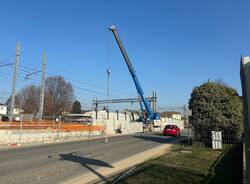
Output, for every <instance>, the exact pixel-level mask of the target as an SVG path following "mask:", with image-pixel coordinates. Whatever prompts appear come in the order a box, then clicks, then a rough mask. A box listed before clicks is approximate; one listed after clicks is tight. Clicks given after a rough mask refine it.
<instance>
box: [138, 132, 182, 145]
mask: <svg viewBox="0 0 250 184" xmlns="http://www.w3.org/2000/svg"><path fill="white" fill-rule="evenodd" d="M134 137H135V138H138V139H143V140H146V141H152V142H157V143H171V142H173V141H175V140H177V139H180V138H182V137H183V136H180V137H169V136H159V135H145V134H142V135H136V136H134Z"/></svg>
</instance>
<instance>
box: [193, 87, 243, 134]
mask: <svg viewBox="0 0 250 184" xmlns="http://www.w3.org/2000/svg"><path fill="white" fill-rule="evenodd" d="M189 108H190V109H191V110H192V117H191V123H192V125H193V126H194V127H196V128H197V127H198V128H200V129H203V130H205V129H207V128H209V129H210V130H221V131H222V133H224V135H225V134H226V133H227V132H229V131H230V132H231V133H232V136H233V137H240V136H241V135H242V131H243V116H242V101H241V98H240V96H239V94H238V93H237V91H236V90H235V89H233V88H231V87H228V86H227V85H226V84H224V83H220V82H207V83H204V84H202V85H201V86H199V87H195V88H194V89H193V92H192V94H191V98H190V100H189ZM210 133H211V132H209V134H210Z"/></svg>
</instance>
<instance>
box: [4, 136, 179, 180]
mask: <svg viewBox="0 0 250 184" xmlns="http://www.w3.org/2000/svg"><path fill="white" fill-rule="evenodd" d="M177 139H180V137H179V138H174V137H162V136H153V135H146V134H142V135H141V134H135V135H124V136H116V137H112V138H109V142H108V143H105V142H104V138H101V139H94V140H85V141H74V142H65V143H58V144H48V145H40V146H32V147H24V148H17V149H14V148H13V149H8V150H2V151H0V183H3V184H5V183H6V184H7V183H8V184H27V183H29V184H31V183H34V184H37V183H39V184H40V183H42V184H57V183H62V182H64V181H66V180H68V179H72V178H74V177H77V176H80V175H83V174H86V173H88V172H93V173H94V174H96V175H98V177H99V178H101V179H105V178H104V177H103V176H102V175H101V173H98V172H96V170H97V169H98V168H101V167H102V168H105V167H106V168H112V167H113V166H112V164H113V163H115V162H118V161H120V160H123V159H125V158H128V157H130V156H133V155H135V154H138V153H141V152H144V151H146V150H149V149H152V148H155V147H157V146H160V145H162V144H166V143H171V142H173V141H176V140H177Z"/></svg>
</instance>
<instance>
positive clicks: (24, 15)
mask: <svg viewBox="0 0 250 184" xmlns="http://www.w3.org/2000/svg"><path fill="white" fill-rule="evenodd" d="M249 6H250V1H247V0H237V1H235V0H220V1H218V0H189V1H186V0H174V1H173V0H154V1H153V0H148V1H146V0H144V1H143V0H126V1H125V0H124V1H121V0H120V1H118V0H107V1H101V0H91V1H87V0H85V1H82V0H60V1H59V0H53V1H50V0H37V1H32V0H22V1H20V0H16V1H13V0H8V1H7V0H6V1H0V27H1V29H0V60H6V59H7V62H12V61H13V59H14V52H15V45H16V42H17V41H20V43H21V59H20V64H21V65H23V66H26V67H30V68H32V69H36V70H40V68H41V58H42V53H43V51H46V52H47V54H48V61H47V62H48V65H47V72H48V75H57V74H60V75H63V76H65V78H66V79H69V80H71V82H72V83H73V85H74V86H75V92H76V98H78V99H80V100H81V102H83V103H87V104H88V106H90V104H91V101H92V99H93V97H98V98H105V94H106V86H107V75H106V69H107V68H108V67H109V66H110V67H111V71H112V74H111V79H110V83H111V91H110V93H111V96H112V97H114V98H122V97H129V96H130V95H128V94H127V93H129V94H130V93H131V94H136V90H135V87H134V84H133V81H132V79H131V76H130V75H129V72H128V69H127V66H126V65H125V63H124V61H123V58H122V56H121V53H120V51H119V49H118V47H117V45H116V43H115V41H114V38H113V36H112V35H111V33H110V32H109V31H108V29H107V27H108V26H110V25H113V24H114V25H116V26H117V27H118V31H119V34H120V37H121V39H122V41H123V43H124V45H125V47H126V49H127V51H128V54H129V56H130V59H131V61H132V62H133V65H134V68H135V70H136V72H137V74H138V78H139V81H140V82H141V85H142V87H143V89H144V92H145V94H146V95H151V94H152V91H153V90H155V91H156V92H157V94H158V97H159V106H180V105H183V104H186V103H187V102H188V99H189V97H190V93H191V91H192V89H193V87H194V86H198V85H200V84H201V83H202V82H204V81H207V80H208V79H211V80H214V79H222V80H223V81H225V82H226V83H227V84H228V85H230V86H232V87H234V88H236V89H237V90H238V91H239V92H240V93H241V85H240V77H239V64H240V61H239V60H240V56H241V55H242V54H244V55H250V42H249V40H250V21H249V20H250V11H249ZM12 70H13V69H12V68H10V67H4V68H0V83H1V84H2V85H1V88H0V97H1V98H5V97H7V96H8V95H9V93H10V91H11V77H10V73H11V72H12ZM3 72H4V73H3ZM23 75H25V72H24V71H20V79H23V77H22V76H23ZM39 80H40V76H39V75H37V76H34V77H33V79H32V80H29V81H22V80H19V81H18V83H17V86H18V89H20V88H22V87H23V86H24V85H27V84H30V83H35V84H37V85H39V84H40V82H39ZM73 80H77V81H79V82H74V81H73ZM89 84H90V85H89ZM85 88H87V89H90V90H93V91H96V92H98V93H100V94H102V95H101V96H98V95H100V94H98V93H91V92H87V91H86V90H84V89H85ZM1 100H3V99H0V101H1ZM120 107H131V106H130V105H123V106H121V105H120ZM114 108H116V107H114Z"/></svg>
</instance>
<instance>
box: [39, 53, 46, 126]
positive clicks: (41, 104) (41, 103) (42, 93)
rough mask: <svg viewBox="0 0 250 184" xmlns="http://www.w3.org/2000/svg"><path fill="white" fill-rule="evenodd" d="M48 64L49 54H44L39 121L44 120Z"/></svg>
mask: <svg viewBox="0 0 250 184" xmlns="http://www.w3.org/2000/svg"><path fill="white" fill-rule="evenodd" d="M46 62H47V54H46V52H44V54H43V66H42V82H41V90H40V99H39V111H38V114H37V117H38V119H39V121H41V120H42V118H43V103H44V87H45V85H44V82H45V69H46Z"/></svg>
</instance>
